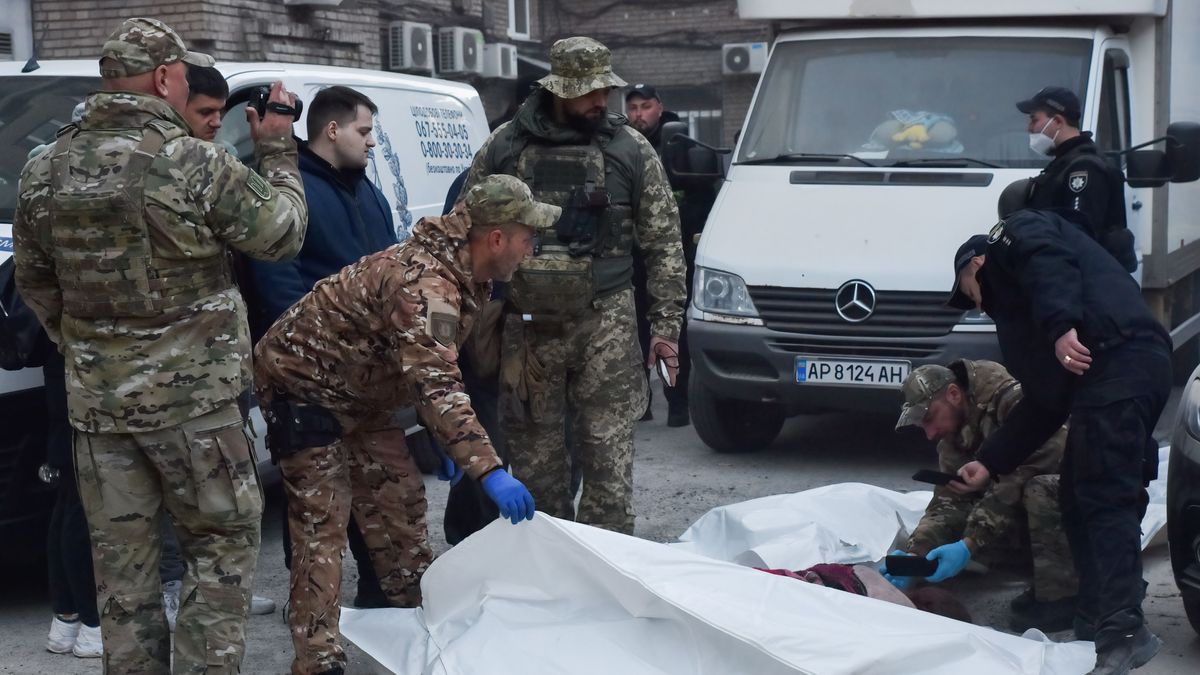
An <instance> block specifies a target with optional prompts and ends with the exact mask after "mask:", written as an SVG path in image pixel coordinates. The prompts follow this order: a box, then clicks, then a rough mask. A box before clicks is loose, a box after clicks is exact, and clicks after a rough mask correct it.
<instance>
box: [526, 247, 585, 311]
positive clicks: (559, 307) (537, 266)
mask: <svg viewBox="0 0 1200 675" xmlns="http://www.w3.org/2000/svg"><path fill="white" fill-rule="evenodd" d="M508 297H509V301H510V302H512V304H513V306H514V307H516V309H517V311H519V312H520V313H521V314H543V315H545V314H574V313H577V312H580V311H582V310H584V309H586V308H587V307H589V306H591V304H592V298H593V297H595V286H594V283H593V278H592V257H591V256H587V255H584V256H579V257H573V256H572V255H571V254H570V253H569V252H568V250H567V247H566V246H563V245H561V244H557V243H555V244H543V245H542V250H541V252H540V253H539V254H538V255H536V256H533V257H532V258H529V259H528V260H526V261H525V262H523V263H521V266H520V267H519V268H517V273H516V274H514V275H513V280H512V286H511V287H510V288H509V296H508Z"/></svg>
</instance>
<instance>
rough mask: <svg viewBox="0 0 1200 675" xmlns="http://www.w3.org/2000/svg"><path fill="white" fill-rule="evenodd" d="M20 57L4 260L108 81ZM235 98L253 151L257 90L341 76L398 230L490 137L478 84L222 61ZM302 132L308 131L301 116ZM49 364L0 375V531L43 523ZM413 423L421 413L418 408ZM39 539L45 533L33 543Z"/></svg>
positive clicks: (307, 89) (0, 249) (0, 87)
mask: <svg viewBox="0 0 1200 675" xmlns="http://www.w3.org/2000/svg"><path fill="white" fill-rule="evenodd" d="M22 65H23V64H21V63H0V148H3V149H4V152H3V153H0V262H2V261H3V260H5V259H7V258H8V257H9V256H11V255H12V219H13V213H14V210H15V208H16V202H17V187H18V186H17V183H18V180H19V178H20V173H21V169H22V167H23V166H24V164H25V158H26V155H27V154H28V153H29V151H30V150H32V149H33V148H35V147H37V146H38V145H41V144H43V143H49V142H51V141H52V140H53V139H54V136H55V132H56V131H57V130H58V129H59V128H60V127H62V126H63V125H65V124H66V123H68V122H69V121H70V119H71V111H72V109H73V108H74V107H75V105H76V104H77V103H79V102H80V101H82V100H83V99H84V98H85V97H86V96H87V95H88V93H90V92H92V91H94V90H96V89H98V88H99V86H100V77H99V75H98V72H97V63H96V61H94V60H93V61H43V62H41V64H40V67H39V68H37V69H36V70H34V71H32V72H29V73H22V72H21V68H22ZM217 67H218V68H219V69H220V70H221V72H222V73H223V74H224V75H225V78H226V79H227V80H228V82H229V90H230V98H229V104H228V107H227V111H226V113H225V119H224V124H223V126H222V128H221V131H220V133H219V134H218V136H217V140H218V141H225V142H227V143H229V144H231V145H232V146H234V147H235V148H237V150H238V154H239V156H241V157H242V158H243V159H249V158H252V157H253V151H254V149H253V143H252V141H251V139H250V131H249V127H248V125H247V124H246V117H245V112H244V108H245V105H246V101H247V99H248V98H249V96H250V92H251V90H252V89H254V88H256V87H258V86H260V85H269V84H271V83H272V82H275V81H276V80H282V81H283V83H284V86H285V87H287V89H288V90H289V91H292V92H295V93H296V94H297V95H298V96H299V98H300V99H302V100H304V101H305V102H309V101H312V98H313V96H314V95H315V94H316V93H317V92H318V91H319V90H321V89H322V88H324V87H328V86H331V85H334V84H340V85H344V86H348V87H352V88H354V89H356V90H358V91H360V92H362V93H364V94H366V95H367V96H369V97H370V98H371V100H372V101H374V102H375V104H376V105H377V106H378V107H379V114H378V115H377V116H376V118H375V136H376V141H377V143H378V145H376V147H375V149H374V151H373V152H372V156H371V162H370V165H369V166H368V167H367V172H368V175H369V176H370V177H371V179H372V180H373V181H374V182H375V184H376V185H377V186H378V187H379V188H380V189H381V190H382V191H383V193H384V195H386V196H387V199H388V202H389V204H390V205H391V207H392V211H393V216H394V220H395V223H396V229H397V234H398V236H399V238H400V239H404V238H406V237H407V236H408V234H409V232H411V230H412V226H413V223H415V222H416V221H417V220H419V219H420V218H422V217H424V216H430V215H440V214H441V212H442V207H443V204H444V202H445V199H446V193H447V192H448V190H449V188H450V184H451V183H452V182H453V180H454V178H455V177H456V176H458V174H459V173H461V172H462V171H463V170H465V169H466V168H467V167H469V166H470V164H471V159H472V157H473V156H474V154H475V151H476V150H478V149H479V146H480V145H482V144H483V141H484V140H485V139H486V138H487V135H488V126H487V118H486V117H485V115H484V111H483V104H482V102H481V101H480V99H479V94H478V93H477V92H476V91H475V89H474V88H473V87H471V86H469V85H466V84H460V83H455V82H449V81H446V80H438V79H433V78H427V77H417V76H412V75H400V74H396V73H387V72H382V71H372V70H360V69H355V68H337V67H331V66H308V65H300V64H282V63H220V64H218V65H217ZM294 128H295V133H296V135H297V136H299V137H300V138H304V137H305V135H306V134H305V125H304V119H303V118H301V120H300V121H299V122H297V123H296V125H295V127H294ZM41 385H42V377H41V371H40V370H37V369H26V370H24V371H21V372H7V371H0V531H7V530H9V529H11V528H16V527H27V528H29V530H28V531H30V532H31V533H35V534H36V533H41V532H44V531H45V522H44V518H45V516H46V515H47V514H48V512H49V508H50V505H51V502H52V494H51V491H50V490H49V489H48V488H47V486H45V485H44V484H43V483H41V482H39V481H38V479H37V468H38V466H39V465H40V464H41V463H42V462H43V461H44V459H45V447H44V440H43V436H44V433H45V428H46V415H45V405H44V393H43V391H42V386H41ZM252 414H253V417H254V422H255V426H256V428H257V430H258V441H257V443H256V448H255V452H256V454H257V456H258V460H259V467H260V469H261V472H262V474H263V476H264V481H269V480H271V477H272V476H275V477H277V475H278V474H277V472H276V471H274V467H272V466H271V464H270V459H269V457H268V455H267V452H266V448H265V447H264V445H263V442H262V439H263V438H264V436H265V427H264V425H263V422H262V417H261V415H260V414H259V413H258V410H257V408H256V409H254V411H253V413H252ZM411 419H412V423H413V425H414V430H416V429H419V427H415V424H416V417H415V415H412V417H411ZM36 541H40V538H38V539H36Z"/></svg>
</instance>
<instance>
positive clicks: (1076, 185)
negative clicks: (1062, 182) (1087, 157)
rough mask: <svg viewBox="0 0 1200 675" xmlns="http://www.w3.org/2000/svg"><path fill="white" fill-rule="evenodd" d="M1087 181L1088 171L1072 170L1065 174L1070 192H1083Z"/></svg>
mask: <svg viewBox="0 0 1200 675" xmlns="http://www.w3.org/2000/svg"><path fill="white" fill-rule="evenodd" d="M1087 182H1088V172H1086V171H1072V172H1071V174H1070V175H1069V176H1067V187H1068V188H1070V190H1071V192H1083V190H1084V188H1086V187H1087Z"/></svg>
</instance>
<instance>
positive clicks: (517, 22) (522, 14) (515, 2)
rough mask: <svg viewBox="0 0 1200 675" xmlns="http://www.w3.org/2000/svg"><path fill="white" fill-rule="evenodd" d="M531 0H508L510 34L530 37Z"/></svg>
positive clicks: (518, 36)
mask: <svg viewBox="0 0 1200 675" xmlns="http://www.w3.org/2000/svg"><path fill="white" fill-rule="evenodd" d="M530 1H531V0H508V36H509V37H511V38H520V39H523V40H528V39H529V3H530Z"/></svg>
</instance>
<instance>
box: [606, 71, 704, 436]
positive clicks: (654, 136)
mask: <svg viewBox="0 0 1200 675" xmlns="http://www.w3.org/2000/svg"><path fill="white" fill-rule="evenodd" d="M625 113H626V114H627V115H628V116H629V124H630V125H631V126H632V127H633V128H634V129H637V130H638V131H640V132H642V135H643V136H645V137H646V140H648V141H650V144H651V145H653V146H654V147H655V149H657V150H658V152H659V156H660V157H661V156H662V153H663V152H664V150H665V148H664V147H663V145H662V128H663V124H665V123H666V122H678V121H679V115H676V114H675V113H673V112H671V111H670V110H666V109H664V108H663V103H662V98H661V97H659V95H658V90H657V89H655V88H654V87H653V86H652V85H649V84H642V83H639V84H635V85H633V88H631V89H630V90H629V92H628V93H626V94H625ZM671 189H672V190H674V191H675V201H676V202H678V204H679V225H680V228H681V229H682V237H681V240H682V243H683V258H684V261H685V262H686V263H687V286H686V288H687V299H686V300H685V302H684V307H687V305H688V303H689V302H691V297H692V278H693V275H694V274H695V271H696V245H697V243H698V242H697V237H699V235H700V233H701V232H703V231H704V222H705V221H706V220H708V212H709V211H711V210H712V206H713V202H715V201H716V199H717V184H716V183H715V182H714V181H711V180H706V179H695V178H691V179H689V178H682V177H677V178H673V179H672V180H671ZM633 263H634V265H633V292H634V301H635V303H636V307H637V314H638V340H639V341H640V342H641V344H642V352H643V353H645V352H647V351H648V349H649V346H650V324H649V323H648V322H647V321H646V320H645V318H644V317H645V314H646V310H647V308H648V307H649V299H648V298H647V297H646V291H645V280H646V266H645V263H644V262H643V261H642V256H641V255H639V254H638V253H637V252H636V251H635V253H634V260H633ZM647 374H649V373H647ZM691 374H692V360H691V352H690V351H689V349H688V339H687V326H686V325H684V327H683V330H682V331H681V332H680V334H679V376H678V377H677V378H676V381H675V386H674V387H664V388H663V395H664V396H666V398H667V426H669V427H684V426H687V425H688V424H690V423H691V416H690V415H689V413H688V380H690V379H691ZM651 418H652V416H651V414H650V409H649V407H647V408H646V414H645V415H643V416H642V419H643V420H648V419H651Z"/></svg>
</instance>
